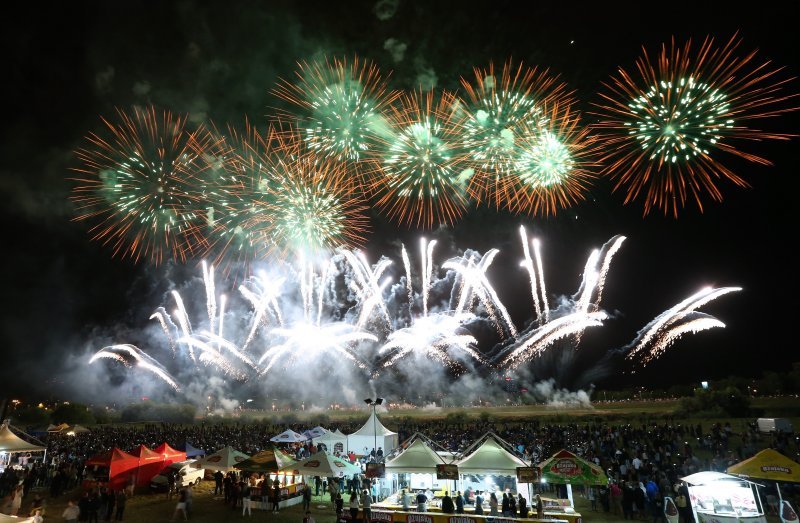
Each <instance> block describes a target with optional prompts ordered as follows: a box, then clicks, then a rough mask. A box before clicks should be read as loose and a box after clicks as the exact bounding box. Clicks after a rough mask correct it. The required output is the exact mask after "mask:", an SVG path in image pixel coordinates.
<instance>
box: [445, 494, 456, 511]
mask: <svg viewBox="0 0 800 523" xmlns="http://www.w3.org/2000/svg"><path fill="white" fill-rule="evenodd" d="M455 511H456V506H455V504H454V503H453V498H451V497H450V494H448V493H447V492H445V493H444V497H443V498H442V512H443V513H445V514H453V513H454V512H455Z"/></svg>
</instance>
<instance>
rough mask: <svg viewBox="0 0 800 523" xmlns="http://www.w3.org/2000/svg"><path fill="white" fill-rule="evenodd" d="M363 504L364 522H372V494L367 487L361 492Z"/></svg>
mask: <svg viewBox="0 0 800 523" xmlns="http://www.w3.org/2000/svg"><path fill="white" fill-rule="evenodd" d="M361 505H363V507H364V509H363V511H364V523H370V522H371V521H372V496H371V495H370V493H369V491H368V490H366V489H364V490H363V491H362V492H361Z"/></svg>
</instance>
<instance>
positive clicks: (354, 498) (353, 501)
mask: <svg viewBox="0 0 800 523" xmlns="http://www.w3.org/2000/svg"><path fill="white" fill-rule="evenodd" d="M348 506H349V507H350V521H351V523H356V522H357V521H358V494H356V491H355V490H354V491H353V492H351V493H350V503H349V505H348Z"/></svg>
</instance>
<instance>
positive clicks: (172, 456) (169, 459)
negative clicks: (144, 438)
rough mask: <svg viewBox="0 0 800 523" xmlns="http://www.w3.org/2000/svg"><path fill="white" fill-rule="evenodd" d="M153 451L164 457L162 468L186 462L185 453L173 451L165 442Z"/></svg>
mask: <svg viewBox="0 0 800 523" xmlns="http://www.w3.org/2000/svg"><path fill="white" fill-rule="evenodd" d="M153 451H154V452H156V453H158V454H161V455H162V456H163V457H164V463H163V466H165V467H166V466H167V465H169V464H171V463H177V462H179V461H186V453H185V452H183V451H182V450H175V449H173V448H172V447H170V446H169V445H168V444H167V442H164V443H162V444H161V445H159V446H158V447H156V448H154V449H153Z"/></svg>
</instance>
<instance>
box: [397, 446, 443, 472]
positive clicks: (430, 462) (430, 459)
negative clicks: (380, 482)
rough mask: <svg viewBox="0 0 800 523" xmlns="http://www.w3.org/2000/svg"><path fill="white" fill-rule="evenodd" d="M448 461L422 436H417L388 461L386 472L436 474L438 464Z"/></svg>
mask: <svg viewBox="0 0 800 523" xmlns="http://www.w3.org/2000/svg"><path fill="white" fill-rule="evenodd" d="M447 463H448V462H447V461H445V460H444V458H442V456H440V455H439V454H437V453H436V451H434V450H433V449H432V448H430V446H429V445H428V444H426V443H425V441H424V440H423V439H422V438H416V439H415V440H414V441H413V442H412V443H411V444H409V445H408V447H406V449H405V450H403V452H401V453H400V454H398V455H397V456H395V457H394V458H392V459H390V460H389V461H387V462H386V473H387V474H388V473H392V474H402V473H412V474H436V465H444V464H447Z"/></svg>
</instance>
